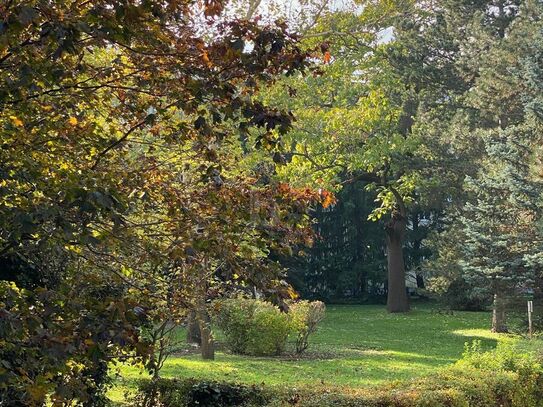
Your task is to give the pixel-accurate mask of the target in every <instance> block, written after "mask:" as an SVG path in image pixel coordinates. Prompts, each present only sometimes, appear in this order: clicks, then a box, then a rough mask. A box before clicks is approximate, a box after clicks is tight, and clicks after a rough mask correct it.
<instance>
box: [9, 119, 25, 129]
mask: <svg viewBox="0 0 543 407" xmlns="http://www.w3.org/2000/svg"><path fill="white" fill-rule="evenodd" d="M9 118H10V119H11V121H12V122H13V124H14V125H15V126H17V127H23V125H24V124H23V122H22V121H21V119H19V118H18V117H17V116H9Z"/></svg>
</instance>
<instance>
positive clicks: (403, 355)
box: [387, 350, 456, 363]
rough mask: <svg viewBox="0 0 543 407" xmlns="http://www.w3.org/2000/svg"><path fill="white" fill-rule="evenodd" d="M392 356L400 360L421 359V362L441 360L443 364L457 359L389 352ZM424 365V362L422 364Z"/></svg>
mask: <svg viewBox="0 0 543 407" xmlns="http://www.w3.org/2000/svg"><path fill="white" fill-rule="evenodd" d="M387 353H388V354H389V355H391V356H395V357H398V358H403V359H420V360H436V361H438V360H440V361H443V362H454V361H455V360H456V359H455V358H447V357H438V356H433V355H421V354H420V353H413V352H400V351H393V350H391V351H388V352H387ZM421 363H422V362H421Z"/></svg>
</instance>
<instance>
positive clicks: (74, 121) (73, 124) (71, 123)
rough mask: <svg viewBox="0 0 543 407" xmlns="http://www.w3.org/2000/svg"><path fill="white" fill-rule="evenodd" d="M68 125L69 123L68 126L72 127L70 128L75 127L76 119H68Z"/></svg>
mask: <svg viewBox="0 0 543 407" xmlns="http://www.w3.org/2000/svg"><path fill="white" fill-rule="evenodd" d="M68 123H69V124H70V125H72V126H77V123H78V121H77V118H75V117H73V116H72V117H70V118H69V119H68Z"/></svg>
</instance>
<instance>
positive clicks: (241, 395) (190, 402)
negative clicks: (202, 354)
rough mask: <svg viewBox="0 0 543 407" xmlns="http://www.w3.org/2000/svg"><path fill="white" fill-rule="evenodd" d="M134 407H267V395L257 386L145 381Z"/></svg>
mask: <svg viewBox="0 0 543 407" xmlns="http://www.w3.org/2000/svg"><path fill="white" fill-rule="evenodd" d="M132 402H133V403H132V405H134V406H137V407H158V406H160V407H185V406H187V407H188V406H190V407H192V406H201V407H235V406H244V405H247V404H252V405H255V406H256V405H259V406H262V405H265V404H266V402H267V399H266V396H265V393H264V391H263V390H262V389H261V388H260V387H257V386H247V385H242V384H235V383H223V382H216V381H197V380H195V379H184V380H177V379H159V380H154V381H152V380H144V381H141V382H140V385H139V386H138V394H137V396H136V397H135V399H134V400H132Z"/></svg>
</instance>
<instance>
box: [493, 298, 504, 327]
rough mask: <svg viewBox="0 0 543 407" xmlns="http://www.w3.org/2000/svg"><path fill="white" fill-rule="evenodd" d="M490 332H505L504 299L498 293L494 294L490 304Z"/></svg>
mask: <svg viewBox="0 0 543 407" xmlns="http://www.w3.org/2000/svg"><path fill="white" fill-rule="evenodd" d="M492 332H507V325H506V317H505V301H504V299H503V298H502V296H501V295H499V294H498V293H495V294H494V302H493V304H492Z"/></svg>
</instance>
